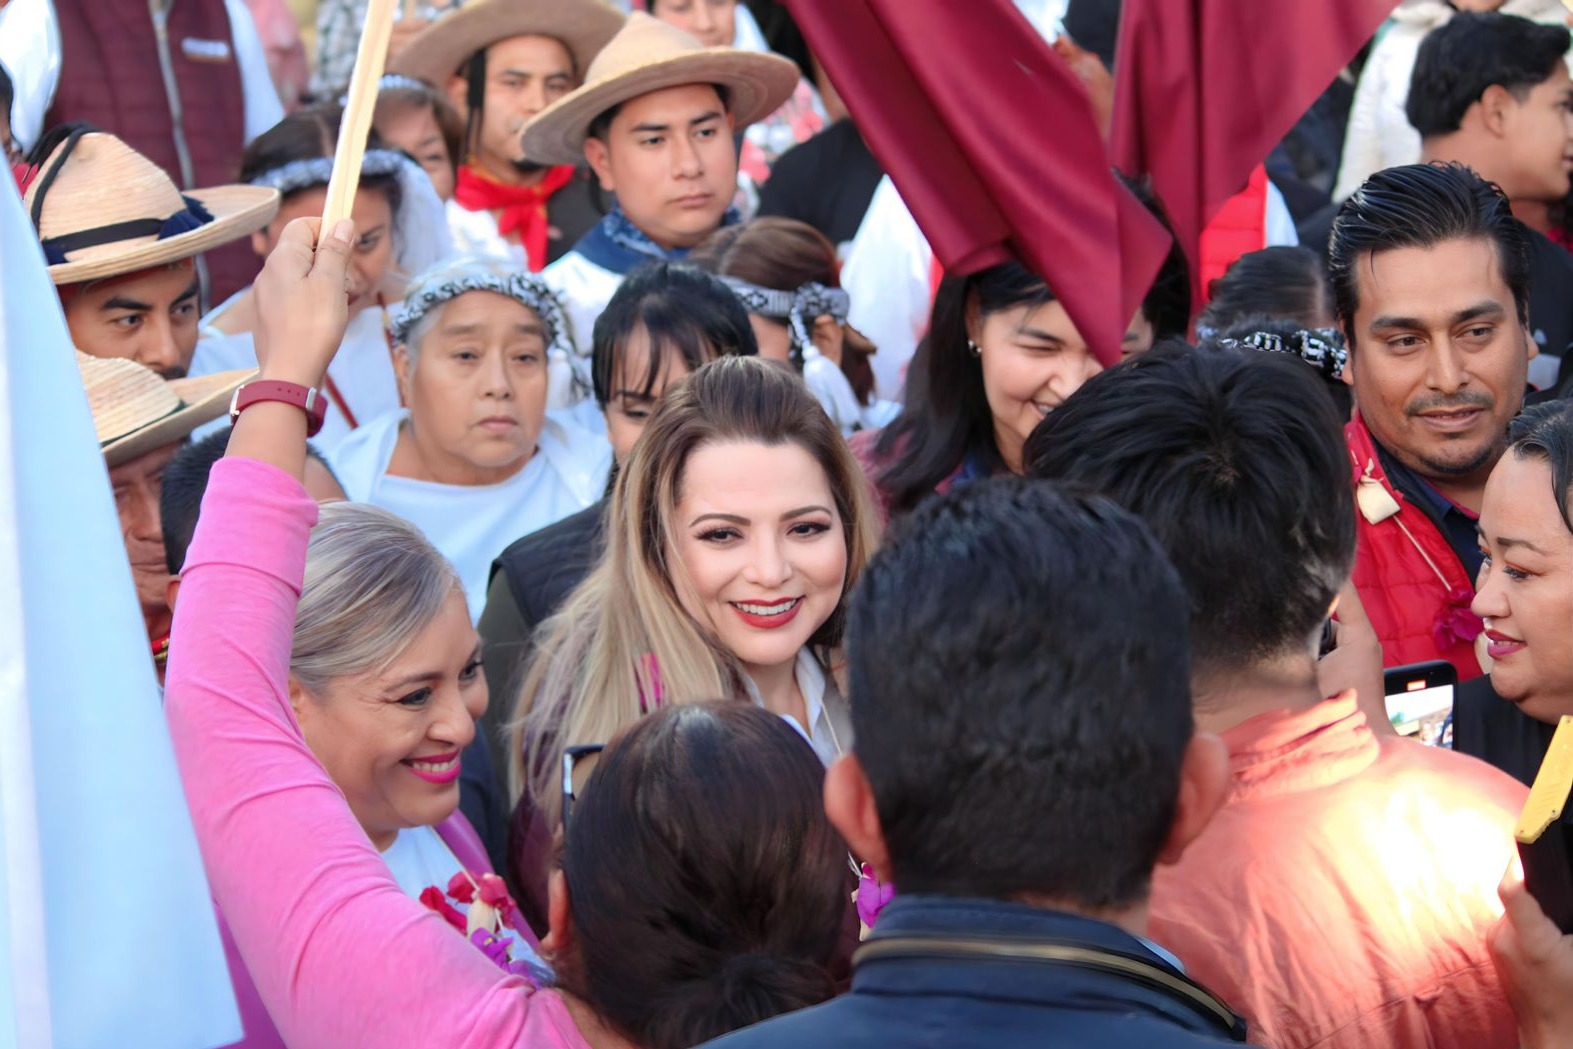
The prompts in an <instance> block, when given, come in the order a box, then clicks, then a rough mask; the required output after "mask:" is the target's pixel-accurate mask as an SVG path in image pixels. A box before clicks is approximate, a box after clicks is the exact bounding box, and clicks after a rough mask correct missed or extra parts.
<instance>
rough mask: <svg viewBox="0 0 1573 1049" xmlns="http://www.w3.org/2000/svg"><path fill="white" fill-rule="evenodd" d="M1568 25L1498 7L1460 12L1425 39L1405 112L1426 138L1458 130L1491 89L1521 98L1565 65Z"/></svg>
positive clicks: (1416, 57)
mask: <svg viewBox="0 0 1573 1049" xmlns="http://www.w3.org/2000/svg"><path fill="white" fill-rule="evenodd" d="M1569 44H1570V40H1569V35H1568V31H1567V28H1566V27H1565V26H1560V25H1543V24H1541V23H1539V22H1532V21H1530V20H1529V19H1527V18H1518V17H1516V16H1514V15H1505V14H1502V13H1501V12H1499V11H1489V12H1474V11H1460V12H1459V13H1458V14H1456V15H1454V16H1453V17H1452V18H1450V19H1448V20H1447V21H1446V22H1445V23H1443V24H1442V25H1440V26H1438V27H1437V28H1435V29H1433V30H1431V32H1429V33H1427V34H1426V38H1425V39H1424V40H1422V41H1421V42H1420V50H1419V52H1418V53H1417V54H1416V55H1415V70H1414V73H1413V74H1412V75H1411V77H1410V80H1409V100H1408V101H1407V102H1406V103H1405V104H1404V113H1405V115H1407V116H1408V117H1409V122H1410V123H1411V124H1413V125H1414V128H1415V130H1416V131H1418V132H1420V137H1421V138H1427V137H1430V136H1432V135H1445V134H1448V133H1450V132H1453V131H1457V130H1458V129H1459V127H1460V126H1462V124H1463V122H1464V114H1465V113H1466V112H1467V111H1468V110H1469V107H1470V106H1472V105H1474V104H1475V103H1476V102H1478V101H1480V96H1481V95H1483V94H1485V92H1486V89H1487V88H1489V87H1502V88H1506V89H1507V90H1508V91H1510V92H1512V93H1513V97H1514V98H1517V99H1518V100H1519V101H1520V102H1522V101H1524V99H1525V98H1526V97H1527V96H1528V94H1529V92H1530V90H1531V89H1532V88H1534V87H1535V86H1536V85H1537V84H1542V83H1544V82H1545V81H1546V79H1547V78H1549V77H1550V76H1551V74H1553V73H1555V72H1556V71H1557V67H1558V66H1560V65H1561V64H1562V61H1563V56H1564V55H1566V54H1567V53H1568V47H1569Z"/></svg>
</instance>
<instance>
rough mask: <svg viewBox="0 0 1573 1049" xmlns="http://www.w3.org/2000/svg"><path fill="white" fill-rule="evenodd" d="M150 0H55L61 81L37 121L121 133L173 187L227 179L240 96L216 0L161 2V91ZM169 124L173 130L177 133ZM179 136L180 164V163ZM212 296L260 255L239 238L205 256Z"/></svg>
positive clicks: (234, 161)
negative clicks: (165, 60) (164, 5)
mask: <svg viewBox="0 0 1573 1049" xmlns="http://www.w3.org/2000/svg"><path fill="white" fill-rule="evenodd" d="M156 2H157V0H152V2H150V0H54V7H55V17H56V19H57V21H58V23H59V26H60V50H61V70H60V83H59V86H58V87H57V88H56V89H55V98H54V102H53V103H52V104H51V105H50V109H49V112H48V114H47V115H46V118H45V126H46V127H52V126H54V125H55V124H59V123H63V122H65V121H70V120H85V121H88V122H90V123H92V124H94V125H96V126H98V127H99V128H101V129H103V130H104V131H108V132H110V133H112V134H114V135H116V136H118V137H119V138H121V139H123V140H124V141H125V142H126V144H127V145H129V146H130V147H131V148H132V149H135V150H136V151H137V152H139V153H141V154H142V155H143V156H146V157H147V158H148V159H150V160H152V161H153V162H154V163H156V164H157V165H158V166H159V167H161V168H163V169H164V170H165V171H166V172H167V173H168V174H169V177H170V178H172V179H174V180H175V184H176V185H178V186H180V187H181V188H182V189H197V188H200V187H206V186H219V185H223V184H225V183H229V182H234V181H235V179H236V178H237V176H238V175H239V173H240V154H241V151H242V150H243V149H244V148H245V129H246V99H245V94H244V91H243V88H242V86H241V80H240V65H239V63H238V61H237V60H236V57H235V38H234V31H233V30H232V29H231V27H230V24H229V14H228V12H227V11H226V10H225V9H224V0H167V2H168V4H169V10H168V14H167V16H166V21H165V31H164V33H163V38H164V40H166V41H167V48H165V49H164V50H165V51H166V52H167V54H168V56H169V64H170V69H171V72H172V80H173V91H166V87H165V82H164V72H163V68H162V64H161V59H160V50H161V47H160V33H159V31H158V28H157V26H156V24H155V22H154V18H153V14H152V10H151V9H152V7H153V4H154V3H156ZM177 130H178V131H179V132H181V134H179V135H177ZM182 138H183V139H184V143H185V153H186V156H187V157H188V158H189V170H187V166H186V165H183V164H182V161H181V147H180V145H179V144H178V143H179V142H180V140H181V139H182ZM206 259H207V264H208V273H209V277H210V280H211V285H212V286H211V289H210V291H211V297H212V301H214V302H217V301H221V300H222V299H223V298H226V297H228V296H229V295H230V294H231V293H233V292H235V291H238V290H239V289H240V288H242V287H244V286H245V285H247V284H249V283H250V282H251V281H252V279H254V278H255V277H256V275H257V273H258V271H259V270H260V269H261V260H260V259H258V258H257V257H256V255H255V254H254V253H253V252H252V251H251V249H250V247H249V246H248V245H247V244H246V243H245V242H244V241H241V242H240V243H238V244H233V245H226V246H225V247H223V248H219V249H217V250H216V251H210V252H208V253H207V255H206Z"/></svg>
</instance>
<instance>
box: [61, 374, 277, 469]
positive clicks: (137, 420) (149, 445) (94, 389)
mask: <svg viewBox="0 0 1573 1049" xmlns="http://www.w3.org/2000/svg"><path fill="white" fill-rule="evenodd" d="M76 366H77V368H78V370H80V371H81V373H82V386H83V388H84V389H86V390H87V403H88V407H89V408H91V409H92V411H93V428H94V429H96V430H97V431H98V446H99V449H100V450H101V451H102V452H103V453H104V461H105V462H106V463H108V464H109V465H110V466H119V465H120V464H121V463H126V462H130V461H131V460H132V459H135V458H137V457H138V456H140V455H146V454H147V453H148V452H151V451H154V450H156V449H159V448H162V447H164V446H165V445H168V444H174V443H175V442H176V441H181V440H184V439H185V438H187V437H189V436H190V435H191V431H192V430H195V429H196V428H197V427H198V426H201V425H202V424H203V423H206V422H212V421H213V420H214V419H217V418H218V417H219V416H221V415H223V414H224V413H225V412H227V411H228V410H229V400H230V396H231V395H232V394H234V392H235V389H236V388H237V387H238V386H240V384H241V383H243V382H245V381H247V380H248V379H251V378H253V377H254V376H255V375H256V372H254V371H250V370H242V371H230V372H216V373H214V374H212V375H202V376H198V377H197V378H194V379H164V378H162V377H161V376H160V375H159V374H158V373H157V372H155V371H153V370H152V369H151V368H146V367H143V366H142V365H140V364H138V363H137V362H136V361H133V360H129V359H127V358H125V357H90V356H88V355H87V354H85V353H82V352H81V351H78V352H77V355H76Z"/></svg>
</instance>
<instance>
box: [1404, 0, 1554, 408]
mask: <svg viewBox="0 0 1573 1049" xmlns="http://www.w3.org/2000/svg"><path fill="white" fill-rule="evenodd" d="M1568 46H1569V35H1568V30H1567V29H1566V28H1565V27H1563V26H1560V25H1540V24H1538V23H1536V22H1531V21H1530V20H1529V19H1527V18H1516V17H1514V16H1513V15H1504V14H1499V13H1496V12H1492V13H1487V14H1475V13H1470V12H1463V13H1460V14H1458V15H1456V16H1454V18H1453V19H1452V20H1451V21H1450V22H1448V23H1447V24H1446V25H1443V26H1441V27H1440V28H1438V29H1434V30H1432V31H1431V33H1430V34H1429V35H1427V36H1426V38H1425V40H1424V42H1422V43H1421V45H1420V51H1419V54H1418V55H1417V56H1416V58H1415V71H1414V77H1413V79H1412V81H1411V83H1410V88H1409V102H1408V106H1407V111H1408V115H1409V122H1410V123H1411V124H1413V125H1414V126H1415V129H1416V130H1417V131H1419V132H1420V136H1421V160H1423V161H1444V162H1449V163H1458V164H1464V165H1467V166H1468V167H1470V168H1472V169H1473V170H1474V171H1475V172H1476V173H1477V174H1479V175H1480V176H1481V177H1482V178H1485V179H1488V180H1490V181H1492V182H1495V183H1496V184H1497V185H1498V186H1501V187H1502V192H1504V193H1506V194H1507V197H1508V199H1509V200H1510V201H1512V202H1513V207H1514V209H1515V210H1516V211H1517V213H1518V214H1519V215H1520V216H1521V217H1523V218H1525V219H1526V220H1527V221H1530V222H1533V221H1534V219H1533V218H1531V213H1532V212H1533V211H1535V210H1539V211H1540V212H1541V213H1542V214H1543V213H1544V211H1545V209H1546V208H1547V207H1550V206H1559V205H1561V203H1562V201H1563V199H1564V198H1565V197H1566V196H1567V195H1568V190H1569V186H1570V183H1569V175H1570V173H1573V80H1570V79H1569V77H1568V67H1567V63H1566V61H1564V56H1565V55H1566V54H1567V53H1568ZM1542 228H1545V227H1544V226H1542ZM1529 251H1530V255H1529V292H1530V293H1529V331H1530V336H1531V338H1533V339H1534V340H1535V343H1536V344H1537V345H1538V346H1539V347H1540V350H1541V352H1542V354H1544V356H1542V357H1541V358H1540V359H1538V360H1536V361H1534V362H1533V363H1532V364H1531V365H1530V368H1529V380H1530V382H1532V383H1533V384H1534V385H1535V386H1537V387H1538V388H1540V389H1542V390H1549V389H1551V388H1552V387H1554V386H1555V385H1556V384H1557V383H1558V382H1559V381H1565V380H1569V379H1570V376H1573V357H1569V356H1568V354H1567V350H1568V346H1569V343H1573V255H1570V254H1569V253H1568V252H1567V251H1566V250H1565V249H1564V248H1562V247H1561V246H1559V245H1557V244H1554V243H1553V242H1552V241H1551V240H1550V239H1549V238H1548V237H1546V236H1544V235H1543V234H1541V233H1540V232H1538V231H1536V230H1533V229H1532V230H1531V231H1530V233H1529ZM1564 360H1566V361H1568V362H1569V363H1568V364H1567V365H1566V366H1564V367H1563V368H1562V371H1561V378H1560V380H1559V377H1558V366H1559V365H1560V364H1562V363H1563V361H1564Z"/></svg>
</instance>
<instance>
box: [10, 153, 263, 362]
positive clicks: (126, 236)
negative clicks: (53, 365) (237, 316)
mask: <svg viewBox="0 0 1573 1049" xmlns="http://www.w3.org/2000/svg"><path fill="white" fill-rule="evenodd" d="M43 146H44V147H45V148H46V149H47V148H48V139H47V138H46V140H45V142H44V143H43ZM23 203H24V204H25V205H26V207H27V210H28V214H29V216H30V217H31V218H32V221H33V228H34V229H35V230H36V231H37V232H38V236H39V239H40V240H41V241H42V242H43V247H44V255H45V258H46V259H47V261H48V263H49V276H50V278H51V279H52V280H53V281H54V282H55V285H56V286H57V287H58V288H59V291H60V304H61V307H62V308H63V309H64V311H65V315H66V324H67V326H68V327H69V328H70V329H71V339H72V341H73V342H75V343H76V345H77V348H78V349H80V350H82V351H83V352H84V353H87V354H89V355H91V356H93V357H123V358H128V359H130V360H133V361H136V362H137V363H138V364H141V365H144V366H145V367H148V368H151V369H153V370H154V371H155V372H157V373H158V374H160V375H162V376H164V377H165V378H171V379H173V378H179V377H181V376H183V375H185V374H186V370H187V368H189V367H190V365H191V356H192V354H193V353H195V352H196V347H197V315H198V314H199V312H200V307H199V306H198V302H197V300H198V292H199V287H198V280H197V270H196V256H197V255H199V254H200V253H202V252H204V251H206V250H208V249H209V248H214V247H217V246H218V245H220V244H227V243H229V242H230V241H233V240H238V239H239V238H241V237H244V236H246V235H247V234H248V233H251V232H252V231H253V230H258V229H261V228H262V227H263V226H266V225H267V224H268V221H269V220H270V219H272V218H273V216H274V214H275V213H276V212H277V211H278V208H279V194H278V191H277V190H273V189H266V188H261V187H257V186H216V187H214V188H212V189H195V190H192V191H191V192H189V193H186V194H182V193H181V192H180V190H178V189H176V188H175V184H174V182H172V181H171V180H170V178H169V176H168V175H167V174H165V173H164V171H163V169H161V168H160V167H158V165H156V164H154V163H153V162H152V161H151V160H149V159H148V158H147V157H144V156H143V155H142V154H140V153H138V152H136V151H135V150H134V149H132V148H131V147H130V146H128V145H126V144H125V143H124V142H122V141H121V140H120V139H118V138H116V137H115V136H113V135H108V134H104V133H102V132H95V131H90V130H87V129H86V128H85V126H79V127H77V128H74V129H71V130H69V131H68V132H66V133H65V134H64V137H63V138H62V139H61V140H60V141H59V143H58V144H57V145H55V146H54V148H53V149H50V150H49V151H48V154H47V157H46V158H45V160H44V161H43V163H42V164H40V165H39V166H38V168H37V169H36V170H34V171H33V172H31V177H30V180H29V181H28V183H27V194H26V197H25V198H24V200H23Z"/></svg>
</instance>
